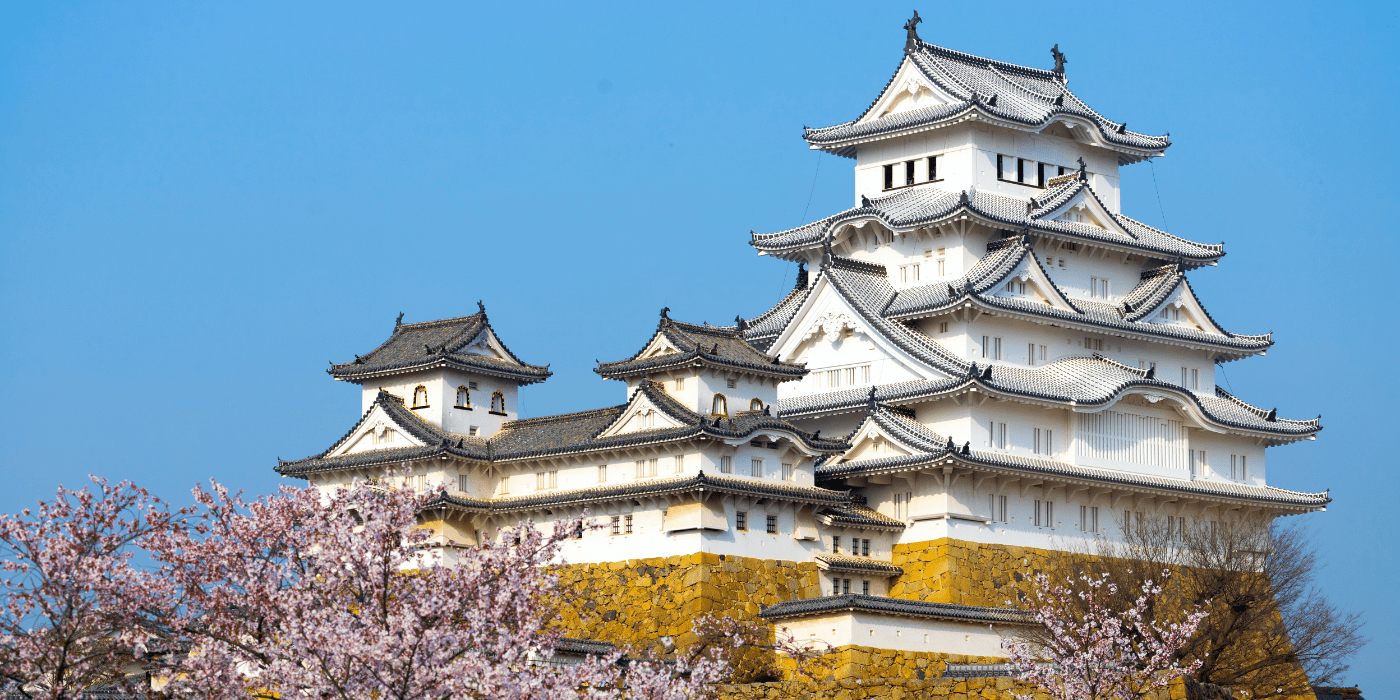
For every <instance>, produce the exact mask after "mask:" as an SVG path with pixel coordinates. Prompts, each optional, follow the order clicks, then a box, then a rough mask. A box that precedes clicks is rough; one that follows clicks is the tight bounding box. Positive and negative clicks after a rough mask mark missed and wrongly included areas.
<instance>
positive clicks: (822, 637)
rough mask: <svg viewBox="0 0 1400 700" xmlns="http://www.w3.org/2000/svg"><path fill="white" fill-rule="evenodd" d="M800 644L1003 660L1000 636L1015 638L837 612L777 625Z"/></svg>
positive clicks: (993, 630) (970, 627)
mask: <svg viewBox="0 0 1400 700" xmlns="http://www.w3.org/2000/svg"><path fill="white" fill-rule="evenodd" d="M778 624H779V625H781V626H784V627H787V628H788V630H789V631H790V632H791V633H792V634H793V636H795V637H796V638H797V639H799V640H807V641H808V642H811V643H819V642H825V643H826V644H830V645H832V646H834V647H841V646H848V645H860V646H867V647H875V648H877V649H894V650H898V651H925V652H943V653H948V654H965V655H968V656H993V657H1005V656H1006V651H1005V650H1004V649H1002V648H1001V634H1002V631H1004V632H1005V633H1006V634H1008V635H1010V634H1014V628H1011V627H1003V629H1002V630H998V628H997V627H995V626H992V625H988V624H984V623H972V622H954V621H951V620H928V619H918V618H906V617H895V616H892V615H889V616H887V615H874V614H870V613H863V612H837V613H830V614H826V615H809V616H805V617H797V618H792V619H788V620H782V621H781V622H779V623H778Z"/></svg>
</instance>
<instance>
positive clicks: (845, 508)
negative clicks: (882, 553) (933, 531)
mask: <svg viewBox="0 0 1400 700" xmlns="http://www.w3.org/2000/svg"><path fill="white" fill-rule="evenodd" d="M817 522H819V523H821V524H823V525H829V526H834V527H850V528H856V529H862V530H888V531H891V532H897V531H899V530H903V529H904V528H905V527H906V525H905V524H904V522H903V521H900V520H895V519H894V518H891V517H890V516H888V515H885V514H884V513H881V512H879V511H877V510H874V509H872V508H870V507H868V506H866V505H864V504H862V503H856V502H851V503H843V504H841V505H838V506H831V507H829V508H823V509H822V510H820V511H819V512H818V513H817Z"/></svg>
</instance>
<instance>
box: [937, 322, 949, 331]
mask: <svg viewBox="0 0 1400 700" xmlns="http://www.w3.org/2000/svg"><path fill="white" fill-rule="evenodd" d="M938 332H939V333H947V332H948V322H947V321H941V322H939V324H938Z"/></svg>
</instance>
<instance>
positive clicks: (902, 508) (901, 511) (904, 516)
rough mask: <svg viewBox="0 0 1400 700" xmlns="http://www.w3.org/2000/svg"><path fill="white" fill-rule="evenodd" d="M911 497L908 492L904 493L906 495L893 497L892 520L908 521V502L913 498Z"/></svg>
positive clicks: (901, 494) (911, 494)
mask: <svg viewBox="0 0 1400 700" xmlns="http://www.w3.org/2000/svg"><path fill="white" fill-rule="evenodd" d="M913 495H914V494H913V493H909V492H906V493H897V494H895V495H894V519H895V520H908V519H909V500H910V499H911V498H912V497H913Z"/></svg>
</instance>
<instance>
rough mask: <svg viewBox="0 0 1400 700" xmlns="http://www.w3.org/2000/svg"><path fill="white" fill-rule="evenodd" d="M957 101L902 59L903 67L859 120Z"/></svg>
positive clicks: (910, 63) (906, 60)
mask: <svg viewBox="0 0 1400 700" xmlns="http://www.w3.org/2000/svg"><path fill="white" fill-rule="evenodd" d="M957 101H958V100H957V99H955V98H954V97H953V96H952V95H949V94H948V93H947V92H946V91H944V90H943V89H942V88H940V87H938V85H937V84H936V83H934V82H933V81H931V80H929V79H928V77H927V76H925V75H924V74H923V71H921V70H919V68H918V66H916V65H914V64H913V62H911V61H910V60H909V59H908V58H906V59H904V63H903V65H901V66H900V68H899V72H898V73H896V74H895V78H894V80H892V81H890V85H889V87H887V88H885V91H884V92H883V93H881V95H880V97H879V99H878V100H876V103H875V106H874V107H873V108H872V109H870V111H868V112H866V113H865V116H864V117H863V118H861V120H860V121H861V122H867V121H873V120H876V119H880V118H881V117H888V116H890V115H892V114H899V113H901V112H908V111H910V110H915V109H923V108H925V107H937V106H939V105H945V104H949V103H951V102H957Z"/></svg>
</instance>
